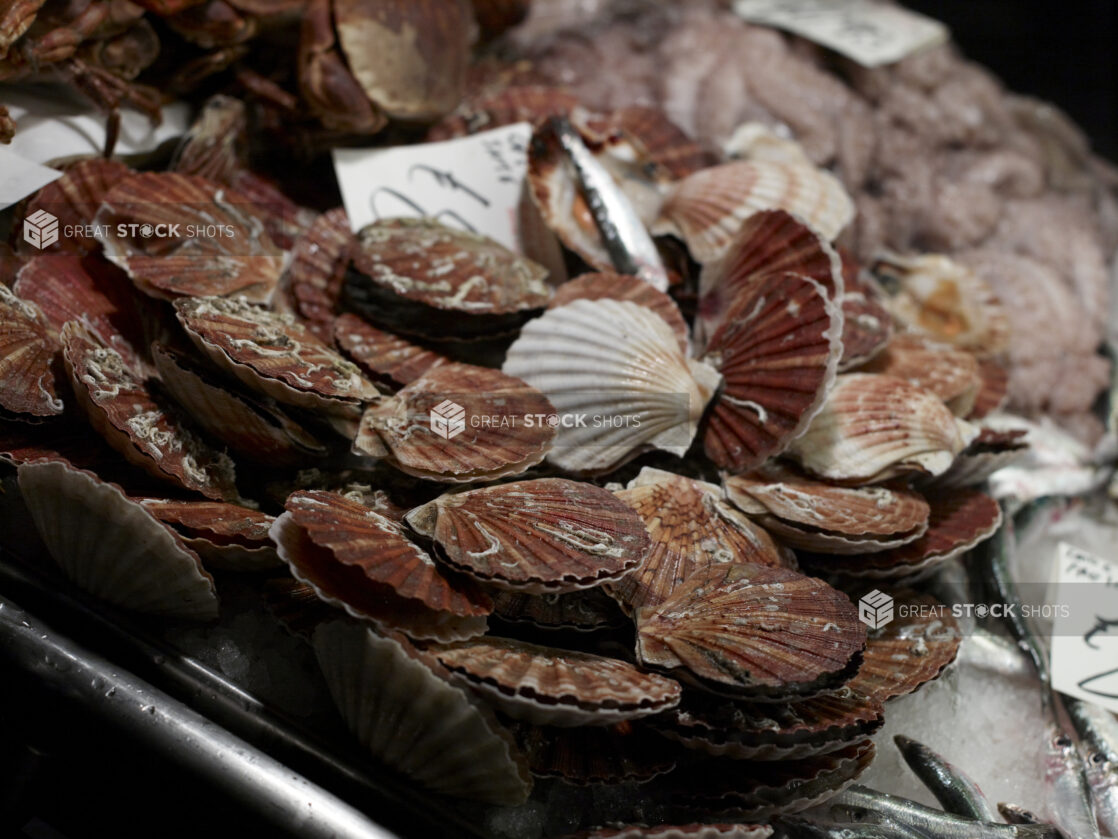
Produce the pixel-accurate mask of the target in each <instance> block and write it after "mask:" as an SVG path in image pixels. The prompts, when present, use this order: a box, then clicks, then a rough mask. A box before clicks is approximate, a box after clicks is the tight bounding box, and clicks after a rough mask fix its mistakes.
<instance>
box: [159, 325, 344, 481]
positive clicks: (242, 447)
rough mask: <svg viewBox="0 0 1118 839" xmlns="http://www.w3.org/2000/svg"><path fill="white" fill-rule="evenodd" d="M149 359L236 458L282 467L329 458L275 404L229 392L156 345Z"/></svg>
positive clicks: (176, 396) (195, 366) (177, 396)
mask: <svg viewBox="0 0 1118 839" xmlns="http://www.w3.org/2000/svg"><path fill="white" fill-rule="evenodd" d="M151 354H152V358H153V359H154V361H155V366H156V368H157V369H158V370H159V375H160V378H161V379H162V381H163V385H164V387H166V389H167V391H168V392H169V393H170V394H171V397H172V398H173V399H174V400H175V401H176V402H178V403H179V405H181V406H182V407H183V408H184V409H185V410H186V411H187V413H188V414H190V416H191V418H192V419H193V420H194V421H195V422H196V423H198V425H200V426H201V427H202V428H203V429H204V430H205V431H207V432H208V433H209V434H211V435H212V436H213V437H215V438H216V439H218V440H221V441H222V442H223V443H225V444H226V445H227V446H229V448H231V449H232V450H233V451H235V452H236V453H237V454H238V455H242V456H244V457H247V458H250V459H252V460H254V461H257V462H259V463H271V464H274V465H277V466H279V465H293V464H299V463H305V462H306V461H307V460H309V459H310V458H313V457H321V456H323V455H325V454H326V452H327V449H326V447H325V446H323V445H322V444H321V443H320V442H319V441H318V440H316V439H315V437H314V436H313V435H312V434H311V433H310V432H308V431H307V430H306V429H305V428H303V427H302V426H300V425H299V424H298V423H297V422H295V421H294V420H293V419H291V418H290V417H288V416H287V415H286V414H284V413H283V412H282V411H280V410H279V409H278V408H277V407H276V406H275V405H274V403H273V404H271V405H269V404H266V403H265V402H264V401H262V400H260V399H253V398H250V397H248V396H245V395H242V394H240V393H237V392H236V391H234V390H231V389H229V388H228V387H226V386H225V385H224V383H222V382H219V381H218V380H217V376H215V375H214V374H213V373H211V372H210V371H209V370H208V369H206V368H204V367H203V366H202V365H201V364H199V363H197V362H195V361H194V360H193V359H191V358H189V357H188V356H186V355H185V354H183V353H179V352H176V351H174V350H171V349H170V348H168V347H164V346H162V345H161V344H153V345H152V351H151Z"/></svg>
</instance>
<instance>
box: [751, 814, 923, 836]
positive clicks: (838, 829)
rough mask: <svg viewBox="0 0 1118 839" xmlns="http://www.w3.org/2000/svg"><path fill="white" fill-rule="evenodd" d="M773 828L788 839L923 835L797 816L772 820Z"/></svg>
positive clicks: (884, 826) (888, 826) (897, 828)
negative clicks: (777, 829)
mask: <svg viewBox="0 0 1118 839" xmlns="http://www.w3.org/2000/svg"><path fill="white" fill-rule="evenodd" d="M773 827H776V828H779V829H780V830H782V831H783V834H782V835H784V836H787V837H788V839H924V835H923V834H921V833H915V832H913V831H911V830H908V829H907V828H904V827H901V826H900V825H895V824H858V825H851V824H841V823H839V822H819V821H814V820H812V819H805V818H801V817H799V816H783V817H781V818H777V819H773Z"/></svg>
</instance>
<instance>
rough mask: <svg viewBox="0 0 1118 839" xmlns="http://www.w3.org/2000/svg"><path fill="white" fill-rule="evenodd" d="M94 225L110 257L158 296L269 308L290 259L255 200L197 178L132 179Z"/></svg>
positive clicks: (113, 193) (160, 175)
mask: <svg viewBox="0 0 1118 839" xmlns="http://www.w3.org/2000/svg"><path fill="white" fill-rule="evenodd" d="M94 223H95V224H96V225H97V230H98V236H99V238H100V239H101V242H102V244H103V245H104V249H105V256H106V257H108V258H109V259H110V260H111V261H112V262H113V263H115V264H116V265H119V266H120V267H121V268H123V269H124V270H125V271H126V272H127V273H128V276H130V277H131V278H132V280H133V282H135V283H136V286H137V287H138V288H139V289H140V290H141V291H143V292H145V293H147V294H150V295H152V296H153V297H160V298H163V299H166V300H171V299H175V298H177V297H183V296H190V297H204V296H210V295H218V296H226V295H234V294H235V295H242V296H245V297H248V298H250V299H252V300H254V301H260V302H264V301H267V300H269V299H270V298H271V296H272V291H273V290H274V289H275V287H276V283H277V282H278V281H279V277H280V272H281V271H282V270H283V252H282V251H280V249H279V248H277V247H276V246H275V244H273V242H272V240H271V238H270V237H269V236H268V234H267V233H266V232H265V230H264V227H263V223H262V222H261V220H260V219H259V218H258V217H257V216H256V215H254V213H253V208H252V205H251V204H249V203H248V199H246V198H245V197H244V196H241V195H240V194H238V193H236V192H234V191H233V190H230V189H227V188H225V187H221V186H219V185H217V184H215V183H212V182H210V181H207V180H206V179H205V178H199V177H195V176H193V175H180V174H177V173H174V172H145V173H143V174H139V175H130V176H129V177H127V178H124V179H123V180H121V181H120V182H119V183H117V184H116V185H115V186H114V187H113V188H112V189H111V190H109V192H108V194H107V195H106V196H105V200H104V202H103V203H102V204H101V208H100V209H99V210H98V211H97V216H96V217H95V219H94ZM161 225H162V227H161ZM122 230H123V233H122ZM133 231H134V232H133Z"/></svg>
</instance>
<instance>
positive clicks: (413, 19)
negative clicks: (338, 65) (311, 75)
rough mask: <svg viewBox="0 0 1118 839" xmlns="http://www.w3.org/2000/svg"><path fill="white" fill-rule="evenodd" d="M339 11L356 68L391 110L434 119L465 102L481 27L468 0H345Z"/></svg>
mask: <svg viewBox="0 0 1118 839" xmlns="http://www.w3.org/2000/svg"><path fill="white" fill-rule="evenodd" d="M333 11H334V23H335V26H336V27H337V32H338V41H339V43H340V44H341V48H342V51H343V52H344V54H345V58H346V63H347V64H348V65H349V69H350V70H351V71H352V72H353V76H354V78H356V79H357V81H358V83H359V84H360V85H361V87H362V89H363V90H364V91H365V95H366V96H368V97H369V99H370V100H371V101H372V102H373V103H374V104H375V105H376V106H377V107H378V108H380V109H381V110H383V111H384V112H385V113H386V114H388V115H389V116H391V117H396V118H397V119H405V120H428V119H433V118H435V117H440V116H442V115H443V114H445V113H448V112H449V111H451V110H452V109H453V108H454V106H455V105H457V104H458V101H459V100H460V99H461V98H462V93H463V89H464V85H465V81H466V70H467V67H468V64H469V58H470V45H471V44H472V42H473V40H474V38H475V37H476V34H477V28H476V24H475V22H474V14H473V9H472V8H471V6H470V3H469V2H468V0H337V2H335V3H334V4H333Z"/></svg>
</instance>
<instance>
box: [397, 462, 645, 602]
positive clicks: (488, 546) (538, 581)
mask: <svg viewBox="0 0 1118 839" xmlns="http://www.w3.org/2000/svg"><path fill="white" fill-rule="evenodd" d="M406 518H407V521H408V523H409V524H410V525H411V526H412V527H413V528H414V529H415V530H416V532H418V533H421V534H423V535H424V536H428V537H430V538H431V539H434V540H435V542H436V543H437V544H438V545H439V548H440V549H441V555H442V557H443V559H444V560H445V561H446V562H447V563H449V564H450V565H451V566H452V567H454V568H455V569H456V570H458V571H461V572H463V573H465V574H469V575H470V576H471V577H475V578H477V579H479V580H481V581H483V582H485V583H488V584H490V585H493V586H495V587H497V588H502V589H511V590H515V591H523V592H526V593H528V594H543V593H548V592H563V591H575V590H577V589H583V588H591V587H593V586H597V585H599V584H601V583H602V582H604V581H606V580H615V579H617V578H618V577H621V576H623V575H624V574H626V573H628V572H629V571H631V570H632V569H633V568H635V567H636V565H637V564H638V563H639V562H640V561H641V560H642V559H644V557H645V555H646V554H647V552H648V548H649V537H648V532H647V531H646V530H645V527H644V522H643V521H642V520H641V517H640V516H639V515H638V514H637V513H636V512H634V511H633V509H632V508H631V507H629V506H628V505H627V504H625V503H624V502H623V501H621V500H619V499H617V498H615V497H614V495H613V493H611V492H610V491H609V490H607V489H603V488H601V487H597V486H594V485H593V484H587V483H582V482H580V481H569V480H566V479H563V478H540V479H538V480H534V481H517V482H515V483H510V484H500V485H499V486H493V487H484V488H482V489H474V490H469V491H467V492H458V493H452V494H447V495H442V496H440V497H439V498H436V499H435V500H434V501H432V502H430V503H428V504H425V505H424V506H422V507H418V508H416V509H415V510H412V511H411V512H410V513H408V515H407V516H406Z"/></svg>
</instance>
